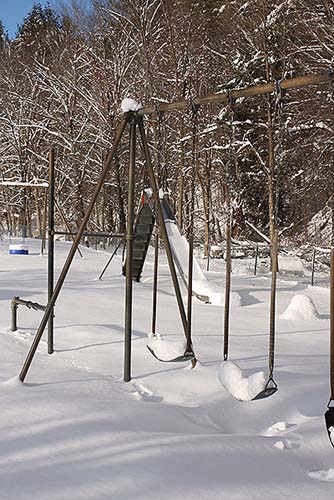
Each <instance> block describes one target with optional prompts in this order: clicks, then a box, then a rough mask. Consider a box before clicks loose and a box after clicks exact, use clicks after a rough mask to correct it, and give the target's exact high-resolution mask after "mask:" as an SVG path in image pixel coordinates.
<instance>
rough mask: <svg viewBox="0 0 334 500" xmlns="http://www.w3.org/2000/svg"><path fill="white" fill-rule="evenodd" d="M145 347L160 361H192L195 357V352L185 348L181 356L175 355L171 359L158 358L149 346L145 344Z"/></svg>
mask: <svg viewBox="0 0 334 500" xmlns="http://www.w3.org/2000/svg"><path fill="white" fill-rule="evenodd" d="M146 347H147V349H148V350H149V351H150V353H151V354H152V355H153V356H154V357H155V358H156V359H157V360H158V361H161V362H162V363H182V362H186V361H192V360H193V359H195V354H194V353H193V351H189V350H186V351H185V353H184V354H183V355H182V356H177V357H176V358H173V359H160V358H159V357H158V356H157V355H156V354H155V352H154V350H153V349H152V348H151V347H150V346H146Z"/></svg>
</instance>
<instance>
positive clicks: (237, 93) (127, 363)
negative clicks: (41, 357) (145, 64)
mask: <svg viewBox="0 0 334 500" xmlns="http://www.w3.org/2000/svg"><path fill="white" fill-rule="evenodd" d="M323 83H333V72H332V70H330V71H327V72H324V73H319V74H314V75H306V76H301V77H297V78H292V79H287V80H282V81H280V82H279V89H280V90H289V89H298V88H302V87H307V86H310V85H319V84H323ZM277 87H278V82H277V81H274V82H271V83H266V84H260V85H254V86H250V87H247V88H244V89H236V90H231V91H228V92H222V93H219V94H215V95H208V96H203V97H197V98H195V99H193V105H196V106H199V105H204V104H210V103H220V104H225V105H226V104H227V103H228V102H229V101H230V100H231V99H233V100H235V99H238V98H241V97H251V96H260V95H265V94H271V93H274V92H276V91H277ZM188 107H189V101H188V100H185V99H184V100H182V101H178V102H172V103H166V104H165V103H164V104H161V105H160V106H159V112H165V111H169V110H184V109H187V108H188ZM156 112H157V107H156V106H148V107H144V108H142V109H138V106H137V105H136V107H135V108H133V110H131V109H128V110H127V111H126V112H125V113H124V116H123V119H122V121H121V124H120V126H119V128H118V129H117V131H116V136H115V141H114V144H113V147H112V149H111V151H110V153H109V155H108V157H107V159H106V161H105V163H104V166H103V169H102V172H101V175H100V178H99V180H98V182H97V185H96V188H95V190H94V193H93V196H92V199H91V201H90V203H89V206H88V208H87V211H86V213H85V215H84V217H83V220H82V223H81V225H80V228H79V230H78V232H77V234H76V236H75V239H74V242H73V245H72V247H71V249H70V252H69V254H68V257H67V259H66V262H65V264H64V267H63V269H62V272H61V274H60V276H59V279H58V281H57V283H56V286H55V288H54V291H53V293H52V296H51V297H50V299H49V302H48V305H47V307H46V310H45V312H44V316H43V318H42V320H41V323H40V325H39V328H38V330H37V332H36V335H35V337H34V340H33V343H32V345H31V348H30V350H29V353H28V355H27V358H26V360H25V363H24V365H23V367H22V370H21V372H20V374H19V377H20V380H21V381H22V382H23V381H24V380H25V377H26V375H27V373H28V371H29V368H30V365H31V363H32V361H33V358H34V355H35V352H36V350H37V347H38V344H39V342H40V340H41V337H42V335H43V332H44V329H45V327H46V325H47V322H48V320H49V318H50V316H51V315H52V311H53V308H54V305H55V303H56V300H57V298H58V296H59V293H60V291H61V288H62V286H63V283H64V281H65V279H66V275H67V273H68V270H69V268H70V266H71V263H72V261H73V258H74V255H75V252H76V249H77V247H78V245H79V242H80V240H81V237H82V236H83V233H84V231H85V228H86V225H87V222H88V220H89V217H90V215H91V212H92V210H93V208H94V205H95V202H96V200H97V197H98V195H99V192H100V190H101V188H102V186H103V183H104V181H105V179H106V176H107V174H108V172H109V169H110V166H111V162H112V160H113V157H114V155H115V152H116V149H117V147H118V144H119V143H120V141H121V138H122V135H123V132H124V130H125V129H126V127H127V125H128V124H130V164H129V190H128V220H127V234H126V241H127V252H128V259H127V265H126V304H125V310H126V311H125V359H124V380H125V381H129V380H131V326H132V261H133V243H134V233H133V222H134V220H133V209H134V200H133V199H134V166H135V148H136V127H138V128H139V132H140V136H141V142H142V147H143V153H144V157H145V161H146V166H147V172H148V176H149V180H150V184H151V188H152V192H153V199H154V202H155V204H156V210H157V216H158V222H159V226H160V230H161V235H162V238H163V241H164V244H165V247H166V252H167V258H168V263H169V267H170V271H171V276H172V280H173V286H174V290H175V294H176V299H177V303H178V307H179V312H180V316H181V321H182V325H183V329H184V333H185V336H186V338H188V322H187V318H186V314H185V310H184V305H183V301H182V297H181V293H180V288H179V283H178V280H177V276H176V271H175V266H174V262H173V257H172V251H171V246H170V243H169V239H168V235H167V230H166V225H165V220H164V217H163V213H162V209H161V206H160V203H159V196H158V190H157V185H156V181H155V175H154V172H153V168H152V164H151V158H150V152H149V149H148V144H147V140H146V134H145V129H144V125H143V116H145V115H150V114H154V113H156ZM271 243H272V244H273V241H272V242H271ZM273 257H274V255H273ZM275 280H276V275H275V271H274V267H273V275H272V291H273V290H275V285H276V281H275ZM272 296H274V294H272ZM274 310H275V303H274V300H273V299H272V301H271V315H272V317H273V318H274ZM331 338H332V337H331ZM331 358H332V356H331ZM273 360H274V330H271V332H270V356H269V371H270V373H269V380H268V383H267V386H266V388H265V394H264V396H266V395H268V394H269V393H272V392H273V391H276V390H277V386H276V387H275V385H276V384H275V383H274V380H273ZM331 366H332V365H331ZM331 377H332V378H333V371H332V369H331ZM332 393H333V391H332ZM260 396H261V394H259V397H260ZM261 397H262V396H261ZM332 401H333V394H332V395H331V402H332ZM329 412H330V413H329V416H330V417H331V415H332V406H331V408H329ZM329 423H330V422H329Z"/></svg>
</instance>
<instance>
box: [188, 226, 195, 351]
mask: <svg viewBox="0 0 334 500" xmlns="http://www.w3.org/2000/svg"><path fill="white" fill-rule="evenodd" d="M193 262H194V236H193V234H190V235H189V257H188V301H187V320H188V338H187V342H188V343H189V345H187V350H188V349H191V325H192V323H191V321H192V299H193Z"/></svg>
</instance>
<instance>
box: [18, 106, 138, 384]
mask: <svg viewBox="0 0 334 500" xmlns="http://www.w3.org/2000/svg"><path fill="white" fill-rule="evenodd" d="M128 120H129V117H128V115H125V116H124V118H123V120H122V122H121V124H120V126H119V128H118V130H117V132H116V136H115V141H114V144H113V147H112V149H111V151H110V153H109V155H108V157H107V159H106V161H105V164H104V167H103V171H102V173H101V176H100V178H99V180H98V182H97V184H96V186H95V190H94V193H93V196H92V198H91V200H90V202H89V205H88V208H87V210H86V213H85V215H84V217H83V219H82V222H81V224H80V227H79V229H78V232H77V235H76V237H75V241H74V243H73V245H72V246H71V249H70V251H69V253H68V256H67V259H66V261H65V264H64V266H63V269H62V271H61V273H60V276H59V278H58V281H57V283H56V286H55V288H54V292H53V294H52V297H51V299H50V301H49V303H48V305H47V307H46V309H45V312H44V316H43V318H42V320H41V322H40V325H39V327H38V330H37V332H36V335H35V337H34V340H33V343H32V345H31V347H30V350H29V352H28V355H27V357H26V360H25V362H24V365H23V367H22V370H21V372H20V374H19V378H20V380H21V382H24V380H25V378H26V376H27V373H28V371H29V368H30V365H31V363H32V361H33V359H34V355H35V352H36V350H37V348H38V345H39V343H40V340H41V338H42V335H43V333H44V330H45V327H46V325H47V323H48V320H49V318H50V316H51V314H52V311H53V308H54V305H55V303H56V300H57V298H58V295H59V294H60V291H61V289H62V286H63V284H64V281H65V279H66V276H67V273H68V271H69V269H70V267H71V263H72V261H73V258H74V255H75V252H76V250H77V247H78V245H79V243H80V240H81V238H82V235H83V232H84V230H85V229H86V225H87V222H88V220H89V217H90V215H91V213H92V211H93V208H94V206H95V203H96V200H97V198H98V196H99V193H100V191H101V188H102V186H103V183H104V181H105V179H106V177H107V175H108V172H109V169H110V165H111V162H112V160H113V158H114V155H115V152H116V149H117V146H118V144H119V142H120V140H121V138H122V135H123V132H124V129H125V127H126V125H127V123H128Z"/></svg>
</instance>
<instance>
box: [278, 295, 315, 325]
mask: <svg viewBox="0 0 334 500" xmlns="http://www.w3.org/2000/svg"><path fill="white" fill-rule="evenodd" d="M279 317H280V318H281V319H286V320H304V321H309V320H313V319H319V314H318V311H317V310H316V307H315V305H314V302H313V300H312V299H311V298H310V297H309V296H308V295H303V294H298V295H295V296H294V297H292V299H291V301H290V304H289V305H288V307H287V308H286V310H285V311H284V313H282V314H281V315H280V316H279Z"/></svg>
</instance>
